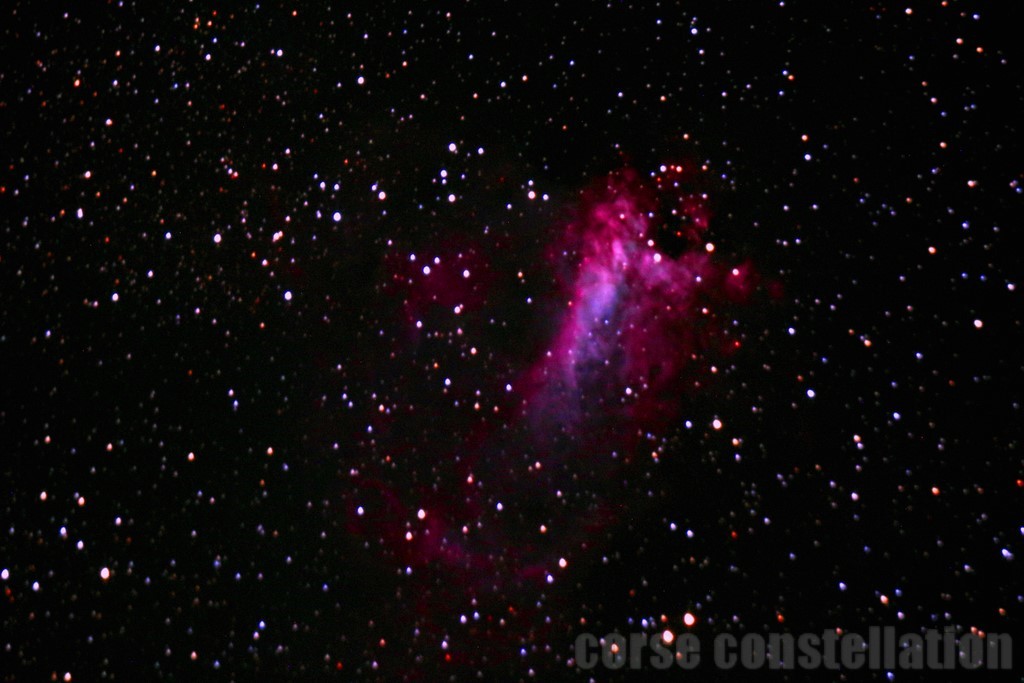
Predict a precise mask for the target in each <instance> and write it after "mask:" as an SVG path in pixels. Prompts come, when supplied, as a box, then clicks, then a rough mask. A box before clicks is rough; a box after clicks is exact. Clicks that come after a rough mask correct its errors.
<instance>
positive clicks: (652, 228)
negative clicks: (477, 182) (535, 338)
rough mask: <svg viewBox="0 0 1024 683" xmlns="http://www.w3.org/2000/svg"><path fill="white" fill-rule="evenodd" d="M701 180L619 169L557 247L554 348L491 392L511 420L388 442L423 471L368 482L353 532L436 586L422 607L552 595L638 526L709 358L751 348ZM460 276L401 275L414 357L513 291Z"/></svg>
mask: <svg viewBox="0 0 1024 683" xmlns="http://www.w3.org/2000/svg"><path fill="white" fill-rule="evenodd" d="M687 176H688V173H687V172H686V171H684V169H683V168H682V167H681V166H671V167H668V166H666V167H662V168H661V169H660V170H659V172H657V173H653V174H651V175H650V176H648V177H646V178H642V177H640V176H639V175H638V174H636V173H634V172H631V171H623V172H619V173H615V174H612V175H611V176H609V177H608V178H607V179H606V180H605V181H604V182H602V183H600V184H599V185H597V186H596V187H594V188H593V189H591V190H590V191H588V192H585V193H583V197H582V199H581V200H580V202H579V204H578V206H576V207H575V208H574V209H573V210H572V211H571V212H570V214H569V216H568V217H567V218H566V219H565V220H564V221H563V222H562V223H561V224H560V225H558V226H557V230H556V233H557V234H553V235H552V238H551V241H550V245H549V247H548V248H547V249H546V254H547V258H546V263H545V264H544V265H545V268H546V269H547V270H548V271H549V272H550V273H552V274H553V276H552V277H553V282H554V283H555V284H554V287H553V291H552V292H551V294H550V309H551V310H552V311H555V315H554V317H553V319H551V320H549V321H547V323H548V328H549V329H550V330H551V331H550V334H549V337H548V340H547V342H546V343H545V344H542V345H540V346H539V347H538V348H540V349H541V351H540V352H539V353H538V354H537V357H536V358H534V359H533V361H532V363H530V364H529V366H528V367H526V368H525V369H524V370H521V371H519V373H518V376H516V377H515V378H514V379H512V381H511V382H507V383H506V382H504V381H492V382H490V385H491V386H490V387H489V389H488V393H491V394H500V395H501V396H502V399H501V400H502V403H501V405H500V406H498V405H497V404H496V405H495V413H496V414H497V415H498V416H499V417H498V418H497V419H493V418H492V419H489V420H487V421H481V423H480V425H479V426H476V427H472V428H470V429H468V430H467V428H466V426H465V422H464V421H462V420H459V419H452V421H451V424H450V425H447V427H450V431H447V433H448V434H450V436H447V437H445V436H441V437H439V438H438V439H435V440H432V441H431V443H428V444H424V445H417V446H416V447H408V446H406V447H404V448H403V447H402V446H400V445H398V444H394V443H392V444H388V445H387V446H386V448H387V449H389V453H395V454H396V455H394V458H396V459H397V458H401V459H402V460H404V461H409V460H411V461H413V462H419V463H420V465H419V468H418V469H415V470H414V474H413V475H411V476H410V475H398V474H395V473H394V471H389V470H388V469H387V468H382V470H381V471H380V472H379V473H378V474H377V476H373V477H364V480H363V487H362V489H361V490H362V497H361V498H360V499H359V500H353V501H351V505H350V530H352V531H354V532H355V533H356V534H359V535H361V536H363V537H364V538H368V539H373V540H376V541H379V542H380V543H381V544H382V547H383V554H384V556H385V557H386V558H388V559H389V560H390V561H393V562H395V563H397V565H398V567H399V568H400V570H401V569H403V568H404V570H405V571H407V572H410V573H416V572H426V573H427V574H428V575H429V576H432V577H434V578H435V580H434V581H433V582H429V581H428V582H427V583H424V586H425V587H426V586H429V588H425V590H424V600H426V599H427V598H426V596H427V595H428V594H430V595H432V596H433V598H434V599H435V600H437V601H438V605H443V606H445V608H446V610H447V611H448V612H450V611H451V609H452V605H451V604H450V603H452V602H453V601H455V602H458V603H460V604H463V605H467V609H468V605H469V604H470V603H473V604H480V601H486V600H488V599H495V600H497V602H498V603H499V604H504V603H507V602H517V601H518V600H517V599H516V596H518V595H521V594H523V592H524V591H526V592H530V591H534V590H537V589H538V588H543V589H544V590H546V591H551V590H556V589H557V586H558V584H559V582H560V581H561V580H562V579H561V576H564V575H565V573H566V572H567V571H571V568H572V567H573V566H574V565H575V564H576V563H577V562H581V563H585V562H587V561H590V559H592V556H593V553H594V551H595V550H596V549H597V548H598V547H599V546H600V545H601V542H602V538H603V537H604V536H605V535H606V533H607V531H608V529H609V528H612V527H614V525H615V523H616V521H617V520H620V519H622V518H623V517H624V516H627V515H628V514H629V504H628V501H626V500H624V495H623V492H622V491H623V487H622V486H621V483H620V482H621V480H622V479H623V478H628V477H629V465H628V463H629V462H630V461H631V460H632V459H633V458H635V457H636V456H638V455H641V456H642V457H648V458H650V457H652V456H653V457H655V458H656V457H658V453H657V451H656V450H653V451H652V446H651V445H650V443H649V442H650V441H651V440H652V435H654V434H658V433H659V432H664V431H666V430H669V429H671V428H672V426H673V425H672V423H673V420H675V419H677V418H678V414H679V409H680V405H681V404H682V403H683V402H684V401H685V400H687V397H690V396H693V394H694V391H695V389H696V388H699V387H700V386H701V383H702V382H705V381H707V378H708V377H709V376H710V375H711V373H713V370H711V371H709V366H710V364H711V362H712V360H713V359H714V358H722V357H724V356H726V355H727V354H729V353H732V352H733V351H735V350H736V348H738V346H739V342H738V340H737V339H736V338H735V337H734V335H733V333H732V331H731V327H730V324H729V319H728V317H727V316H721V315H718V314H717V311H718V309H719V308H723V307H728V306H729V305H731V304H734V303H737V302H742V301H744V300H746V299H747V297H748V296H749V294H750V291H751V288H752V286H753V280H754V278H753V274H752V271H751V269H750V267H749V266H748V265H746V264H725V263H721V262H720V259H718V258H717V257H716V254H715V248H714V246H713V245H712V244H710V243H709V242H707V241H706V240H705V236H706V231H707V229H708V225H709V220H708V219H709V213H710V212H709V209H708V203H707V197H706V196H705V195H702V194H699V193H687V192H686V191H685V189H684V188H685V187H686V185H687ZM458 253H459V254H460V255H461V256H462V257H463V261H462V262H463V263H468V262H471V263H472V265H470V266H469V267H467V268H466V271H465V273H468V271H469V270H470V269H474V270H476V269H479V268H480V264H479V263H478V260H479V258H480V257H479V254H478V252H477V251H476V250H474V249H472V247H471V246H467V245H463V246H462V248H460V249H459V250H458ZM452 261H454V255H453V254H445V256H444V257H438V258H437V259H436V261H426V262H425V259H422V258H417V257H415V256H412V257H410V258H409V259H408V263H407V264H405V266H404V267H405V271H404V272H403V275H402V276H401V277H397V278H396V280H398V281H402V282H416V283H417V286H416V287H415V288H411V289H409V290H407V291H405V292H404V293H403V297H404V298H403V303H404V304H405V306H406V308H405V310H406V312H407V316H406V317H407V323H408V326H409V329H410V336H409V338H408V343H409V344H417V343H420V339H419V337H420V335H423V334H424V332H423V328H424V327H426V326H427V325H425V324H424V323H423V320H424V318H426V319H428V320H429V318H430V315H431V309H432V308H438V309H441V310H444V311H451V310H452V309H453V308H454V309H455V311H456V312H460V311H461V312H463V313H464V314H465V313H466V311H468V310H469V309H472V308H477V307H484V308H485V307H486V305H487V302H488V301H489V300H490V299H492V298H494V297H495V296H497V295H496V294H495V293H494V292H493V291H491V290H492V288H493V287H495V286H496V284H495V283H496V282H497V281H499V280H500V278H496V277H493V276H492V277H490V278H484V279H482V280H480V281H479V282H482V283H484V284H482V285H477V286H470V285H468V284H467V282H468V281H469V280H470V278H464V277H459V275H460V274H462V273H463V271H462V270H461V268H462V265H460V266H459V268H454V267H453V266H451V265H450V262H452ZM416 278H418V279H416ZM481 383H484V384H486V383H487V380H486V378H484V379H481ZM498 385H502V386H498ZM432 414H433V416H434V417H433V420H439V421H441V422H442V425H441V426H440V427H439V428H438V431H435V432H433V433H435V434H438V433H439V434H442V435H444V434H445V433H446V425H445V424H444V422H445V420H446V419H447V418H446V414H445V412H443V411H440V410H438V411H436V412H435V413H432ZM396 419H398V418H396ZM433 426H434V427H435V428H436V427H437V425H433ZM380 438H381V440H382V441H384V442H385V443H386V442H387V437H386V435H383V436H381V437H380ZM655 441H656V439H655ZM376 443H378V447H381V446H380V442H376ZM653 448H655V449H656V448H657V446H656V444H655V446H654V447H653ZM400 450H401V451H402V453H401V455H398V452H399V451H400ZM387 458H388V462H389V463H390V464H392V465H394V462H393V461H392V460H391V458H392V455H388V456H387ZM408 467H409V465H407V464H405V463H403V464H402V465H400V466H399V468H406V469H407V468H408ZM414 467H415V465H414ZM410 479H415V480H416V481H415V484H414V485H410V483H411V482H410ZM583 491H586V494H584V493H582V492H583ZM588 558H590V559H588ZM439 576H444V577H445V580H443V581H438V580H436V579H437V577H439ZM439 583H441V584H443V585H449V586H451V587H452V588H451V590H450V592H449V591H439V589H438V584H439ZM456 588H457V589H456ZM424 611H426V612H437V613H441V612H444V611H445V610H442V609H440V607H438V608H437V609H431V608H428V607H425V608H424Z"/></svg>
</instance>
